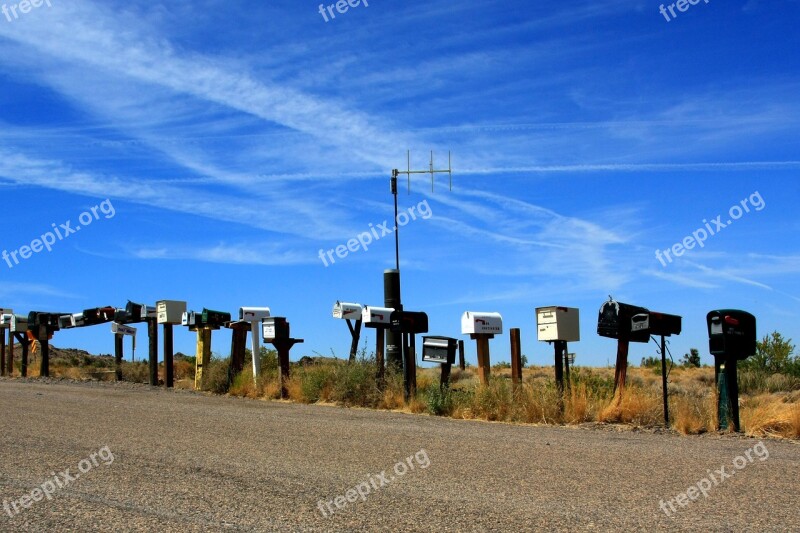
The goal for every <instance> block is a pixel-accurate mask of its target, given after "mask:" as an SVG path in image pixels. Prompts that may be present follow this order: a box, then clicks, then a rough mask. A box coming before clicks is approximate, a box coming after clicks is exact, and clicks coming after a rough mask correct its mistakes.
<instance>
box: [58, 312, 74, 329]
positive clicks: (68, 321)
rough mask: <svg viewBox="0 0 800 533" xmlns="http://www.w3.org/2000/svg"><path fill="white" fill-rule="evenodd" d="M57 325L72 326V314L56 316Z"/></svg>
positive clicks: (64, 327) (62, 326)
mask: <svg viewBox="0 0 800 533" xmlns="http://www.w3.org/2000/svg"><path fill="white" fill-rule="evenodd" d="M58 327H59V328H61V329H69V328H74V327H75V326H73V325H72V315H61V316H60V317H58Z"/></svg>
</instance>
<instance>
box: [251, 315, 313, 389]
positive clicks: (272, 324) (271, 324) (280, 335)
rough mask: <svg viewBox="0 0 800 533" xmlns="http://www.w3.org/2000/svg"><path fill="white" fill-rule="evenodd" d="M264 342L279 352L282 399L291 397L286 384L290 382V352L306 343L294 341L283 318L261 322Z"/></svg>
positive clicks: (298, 340)
mask: <svg viewBox="0 0 800 533" xmlns="http://www.w3.org/2000/svg"><path fill="white" fill-rule="evenodd" d="M261 328H262V334H263V337H264V342H268V343H270V344H272V345H273V346H274V347H275V350H276V351H277V352H278V367H279V372H278V379H279V382H280V389H281V399H285V398H287V397H288V396H289V393H288V391H287V390H286V383H287V382H288V381H289V376H290V373H291V368H290V366H289V351H290V350H291V349H292V346H294V345H295V344H299V343H302V342H304V341H303V339H293V338H292V336H291V332H290V326H289V322H288V321H287V320H286V319H285V318H283V317H269V318H265V319H263V320H262V321H261Z"/></svg>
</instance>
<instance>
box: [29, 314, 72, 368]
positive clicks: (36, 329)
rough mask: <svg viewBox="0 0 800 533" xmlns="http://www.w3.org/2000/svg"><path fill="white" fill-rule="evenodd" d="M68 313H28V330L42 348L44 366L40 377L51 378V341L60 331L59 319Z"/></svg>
mask: <svg viewBox="0 0 800 533" xmlns="http://www.w3.org/2000/svg"><path fill="white" fill-rule="evenodd" d="M65 314H66V313H42V312H39V311H31V312H30V313H28V330H29V331H31V332H32V333H33V336H34V338H36V340H38V341H39V344H40V345H41V347H42V365H41V369H40V371H39V376H40V377H46V378H47V377H50V339H51V338H52V337H53V333H55V332H56V331H58V330H59V329H60V327H59V325H58V318H59V317H60V316H63V315H65Z"/></svg>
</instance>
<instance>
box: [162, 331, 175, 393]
mask: <svg viewBox="0 0 800 533" xmlns="http://www.w3.org/2000/svg"><path fill="white" fill-rule="evenodd" d="M174 354H175V352H174V350H173V347H172V324H164V385H165V386H166V387H167V388H171V387H173V386H174V382H173V377H174V368H173V364H172V358H173V355H174Z"/></svg>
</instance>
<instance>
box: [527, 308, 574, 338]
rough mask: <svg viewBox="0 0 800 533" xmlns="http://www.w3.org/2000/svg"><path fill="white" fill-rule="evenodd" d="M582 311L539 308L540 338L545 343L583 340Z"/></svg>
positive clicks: (538, 327) (538, 325)
mask: <svg viewBox="0 0 800 533" xmlns="http://www.w3.org/2000/svg"><path fill="white" fill-rule="evenodd" d="M579 313H580V311H579V310H578V309H577V308H575V307H556V306H550V307H537V308H536V326H537V332H538V338H539V340H540V341H543V342H550V341H566V342H578V341H579V340H581V329H580V318H579V316H580V315H579Z"/></svg>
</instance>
